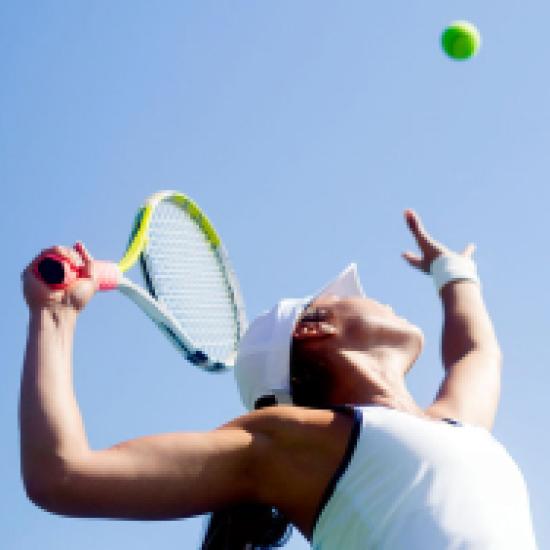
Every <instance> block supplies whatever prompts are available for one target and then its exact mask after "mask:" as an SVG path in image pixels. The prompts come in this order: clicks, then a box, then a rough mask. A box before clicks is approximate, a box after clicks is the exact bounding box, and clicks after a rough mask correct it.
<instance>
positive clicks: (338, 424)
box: [218, 405, 351, 444]
mask: <svg viewBox="0 0 550 550" xmlns="http://www.w3.org/2000/svg"><path fill="white" fill-rule="evenodd" d="M350 423H351V415H349V414H345V413H344V412H341V411H337V410H332V409H311V408H306V407H297V406H292V405H277V406H273V407H266V408H264V409H261V410H258V411H254V412H251V413H248V414H245V415H243V416H240V417H238V418H236V419H234V420H232V421H231V422H228V423H227V424H225V425H223V426H221V427H220V428H218V429H219V430H224V429H235V428H237V429H241V430H245V431H247V432H249V433H250V434H251V435H254V436H258V437H263V438H266V439H269V440H271V441H272V442H273V444H284V443H285V442H288V441H293V440H295V439H299V440H300V441H303V440H304V437H305V438H306V439H307V440H308V442H309V443H310V444H311V443H312V442H313V440H315V439H317V438H319V437H320V439H321V440H325V439H330V437H329V435H328V434H331V433H332V432H335V431H336V432H337V431H340V430H343V431H347V430H346V429H347V427H348V426H349V425H350Z"/></svg>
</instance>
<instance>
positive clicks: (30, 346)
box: [20, 246, 262, 519]
mask: <svg viewBox="0 0 550 550" xmlns="http://www.w3.org/2000/svg"><path fill="white" fill-rule="evenodd" d="M55 252H57V253H58V254H61V255H65V256H68V257H72V261H73V262H74V263H75V264H84V265H85V266H88V265H91V262H90V258H89V256H88V255H87V253H86V251H85V250H84V249H83V247H81V246H79V247H77V250H71V249H61V248H58V249H55ZM90 269H91V268H90ZM23 280H24V291H25V298H26V300H27V303H28V305H29V310H30V323H29V334H28V343H27V349H26V354H25V361H24V371H23V377H22V385H21V400H20V430H21V463H22V464H21V465H22V475H23V481H24V484H25V487H26V490H27V493H28V495H29V497H30V499H31V500H32V501H33V502H35V503H36V504H37V505H39V506H41V507H43V508H45V509H47V510H49V511H51V512H55V513H58V514H63V515H69V516H88V517H110V518H139V519H166V518H179V517H186V516H191V515H194V514H198V513H204V512H207V511H212V510H213V509H215V508H217V507H219V506H223V505H225V504H227V503H229V502H235V501H238V500H253V499H254V498H255V491H256V488H255V481H256V479H255V476H254V468H253V467H252V463H255V460H256V459H255V456H256V453H257V449H258V448H259V446H261V444H262V438H261V436H259V435H258V434H253V433H252V431H251V430H248V429H246V428H245V427H244V426H243V425H238V423H233V424H230V425H227V426H225V427H223V428H220V429H217V430H214V431H212V432H208V433H172V434H161V435H156V436H151V437H143V438H139V439H135V440H132V441H127V442H124V443H121V444H119V445H115V446H114V447H112V448H109V449H104V450H97V451H96V450H92V449H90V447H89V444H88V440H87V437H86V433H85V429H84V424H83V421H82V418H81V414H80V411H79V407H78V404H77V400H76V397H75V393H74V388H73V381H72V357H71V356H72V344H73V334H74V329H75V325H76V321H77V317H78V314H79V312H80V310H81V309H82V308H83V307H84V306H85V304H86V303H87V302H88V300H89V299H90V298H91V297H92V296H93V294H94V292H95V284H94V280H93V274H92V273H91V272H88V273H87V276H85V277H84V278H83V279H80V280H78V281H77V282H75V283H74V285H72V286H71V287H70V288H69V289H67V290H66V291H55V292H52V291H50V290H49V289H48V287H46V285H44V284H42V283H41V282H39V281H37V280H36V279H35V277H34V276H33V274H32V272H31V270H30V268H28V269H27V270H26V271H25V273H24V274H23ZM205 488H207V490H205Z"/></svg>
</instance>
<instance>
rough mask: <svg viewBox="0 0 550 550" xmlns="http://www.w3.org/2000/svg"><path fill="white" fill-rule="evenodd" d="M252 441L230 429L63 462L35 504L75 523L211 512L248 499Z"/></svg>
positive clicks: (130, 444) (152, 440)
mask: <svg viewBox="0 0 550 550" xmlns="http://www.w3.org/2000/svg"><path fill="white" fill-rule="evenodd" d="M254 437H257V436H252V435H251V434H250V433H249V432H247V431H246V430H244V429H241V428H237V427H232V428H222V429H219V430H214V431H212V432H208V433H173V434H161V435H156V436H150V437H143V438H139V439H135V440H131V441H127V442H124V443H121V444H118V445H116V446H114V447H112V448H110V449H106V450H102V451H96V452H91V453H90V454H89V455H88V456H86V457H85V458H79V459H78V460H75V461H72V462H71V461H69V462H68V464H67V466H66V468H65V471H64V472H63V475H62V476H60V479H59V480H58V481H57V482H56V485H55V488H54V489H53V490H51V491H50V492H49V497H48V498H49V501H50V502H42V503H40V504H41V505H43V506H44V507H45V508H47V509H49V510H50V511H52V512H55V513H59V514H63V515H70V516H80V517H109V518H127V519H130V518H131V519H174V518H182V517H189V516H193V515H197V514H201V513H206V512H211V511H213V510H215V509H218V508H220V507H223V506H226V505H228V504H230V503H232V502H236V501H239V500H248V499H250V498H251V496H252V491H253V477H254V476H253V475H251V470H252V462H253V459H252V455H253V448H254Z"/></svg>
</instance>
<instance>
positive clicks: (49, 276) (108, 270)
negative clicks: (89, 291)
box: [33, 252, 122, 290]
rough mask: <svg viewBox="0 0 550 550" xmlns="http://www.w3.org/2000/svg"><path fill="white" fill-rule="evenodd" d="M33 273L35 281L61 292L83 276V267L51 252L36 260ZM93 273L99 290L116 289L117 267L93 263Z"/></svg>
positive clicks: (118, 279) (107, 263)
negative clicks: (37, 280)
mask: <svg viewBox="0 0 550 550" xmlns="http://www.w3.org/2000/svg"><path fill="white" fill-rule="evenodd" d="M33 272H34V275H35V277H36V278H37V279H39V280H41V281H43V282H44V283H46V284H47V285H48V286H49V287H50V288H51V289H52V290H63V289H65V288H67V287H68V286H69V285H71V284H72V283H73V282H74V281H75V280H76V279H78V278H80V277H83V276H84V268H83V267H81V266H76V265H74V264H73V263H71V262H70V261H69V260H68V259H67V258H65V257H64V256H60V255H58V254H54V253H51V252H47V253H46V254H44V255H42V256H40V257H39V258H38V259H37V260H36V262H35V263H34V265H33ZM93 272H94V279H95V281H96V282H97V285H98V289H99V290H112V289H114V288H116V287H117V286H118V282H119V281H120V278H121V276H122V274H121V271H120V269H119V267H118V265H117V264H114V263H111V262H103V261H94V263H93Z"/></svg>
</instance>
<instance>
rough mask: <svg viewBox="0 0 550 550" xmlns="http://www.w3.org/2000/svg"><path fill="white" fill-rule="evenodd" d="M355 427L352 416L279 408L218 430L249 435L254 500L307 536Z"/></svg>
mask: <svg viewBox="0 0 550 550" xmlns="http://www.w3.org/2000/svg"><path fill="white" fill-rule="evenodd" d="M354 424H355V422H354V418H353V415H352V414H347V413H345V412H340V411H334V410H325V409H309V408H303V407H296V406H281V405H278V406H274V407H267V408H265V409H261V410H259V411H255V412H253V413H250V414H246V415H244V416H241V417H239V418H236V419H235V420H233V421H232V422H230V423H228V424H226V425H225V426H222V427H221V428H219V430H225V429H238V430H244V431H246V432H247V433H248V434H249V436H250V442H251V443H250V448H249V453H250V455H249V456H250V458H251V461H250V464H251V469H250V474H251V475H252V476H253V477H254V480H255V481H254V486H255V487H256V488H257V493H256V495H255V496H254V500H257V501H260V502H264V503H268V504H270V505H272V506H276V507H277V508H279V509H280V510H281V511H282V512H283V513H285V514H286V515H287V517H288V518H289V519H291V521H292V522H293V523H294V524H295V525H296V526H297V527H298V528H299V529H300V530H301V531H302V533H304V534H306V535H307V534H308V533H309V532H310V530H311V526H312V524H313V521H314V518H315V514H316V511H317V508H318V506H319V502H320V500H321V498H322V496H323V494H324V492H325V489H326V487H327V485H328V483H329V482H330V480H331V478H332V477H333V475H334V472H335V471H336V470H337V468H338V467H339V466H340V464H341V462H342V460H343V458H344V456H345V453H346V450H347V447H348V443H349V440H350V437H351V434H352V430H353V428H354Z"/></svg>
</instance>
